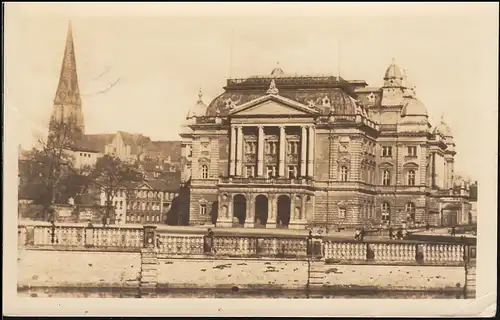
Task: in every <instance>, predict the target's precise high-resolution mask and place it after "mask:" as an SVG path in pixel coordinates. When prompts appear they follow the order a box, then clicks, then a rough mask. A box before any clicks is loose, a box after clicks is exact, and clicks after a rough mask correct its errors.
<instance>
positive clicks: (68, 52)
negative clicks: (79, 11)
mask: <svg viewBox="0 0 500 320" xmlns="http://www.w3.org/2000/svg"><path fill="white" fill-rule="evenodd" d="M51 121H56V122H65V123H71V124H72V125H75V128H76V129H79V130H80V131H81V132H82V133H83V131H84V119H83V111H82V101H81V96H80V88H79V86H78V75H77V72H76V59H75V46H74V42H73V28H72V26H71V21H70V22H69V25H68V33H67V36H66V45H65V48H64V56H63V60H62V65H61V73H60V75H59V84H58V86H57V91H56V95H55V97H54V109H53V111H52V119H51Z"/></svg>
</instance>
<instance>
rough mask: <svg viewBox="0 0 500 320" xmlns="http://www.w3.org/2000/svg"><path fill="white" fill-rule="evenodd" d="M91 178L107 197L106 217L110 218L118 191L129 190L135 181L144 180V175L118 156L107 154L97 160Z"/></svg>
mask: <svg viewBox="0 0 500 320" xmlns="http://www.w3.org/2000/svg"><path fill="white" fill-rule="evenodd" d="M91 178H92V181H93V183H94V184H96V185H97V186H98V187H99V188H100V190H101V191H102V192H104V196H105V199H106V200H105V213H104V219H108V218H110V216H111V213H112V211H113V200H114V198H115V197H116V195H117V194H118V192H119V191H126V192H128V191H129V190H130V185H131V184H132V183H133V182H138V181H142V175H141V174H140V173H139V172H137V171H136V170H135V169H134V168H132V167H131V166H130V165H127V164H126V163H123V162H122V161H121V160H120V159H119V158H118V157H113V156H111V155H105V156H104V157H102V158H99V159H98V160H97V163H96V165H95V169H94V172H93V173H92V174H91Z"/></svg>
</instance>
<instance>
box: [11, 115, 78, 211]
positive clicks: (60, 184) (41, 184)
mask: <svg viewBox="0 0 500 320" xmlns="http://www.w3.org/2000/svg"><path fill="white" fill-rule="evenodd" d="M49 127H50V132H49V136H48V138H47V140H46V141H44V140H43V139H38V142H39V147H38V148H33V149H32V150H31V151H30V152H29V154H28V155H27V159H26V160H25V162H27V163H28V165H26V166H25V167H27V168H28V170H27V172H24V174H27V175H28V177H25V179H24V183H23V187H24V188H20V192H21V191H24V190H29V191H30V193H31V195H30V196H31V197H33V198H34V199H33V200H34V202H35V203H36V204H39V205H41V206H42V210H41V212H40V213H39V214H38V215H37V216H38V217H39V218H40V217H42V218H43V219H46V220H51V219H53V216H52V213H53V211H54V210H53V208H52V206H53V204H54V203H56V201H57V200H61V197H62V196H63V195H64V193H65V192H64V190H65V189H68V183H72V181H74V179H76V178H75V177H76V176H78V175H79V174H80V173H79V171H78V170H77V169H75V167H74V164H73V151H72V150H73V149H74V147H75V145H76V143H77V142H78V141H79V139H80V137H81V132H80V131H79V130H78V129H77V128H76V127H75V125H74V124H72V123H71V122H69V123H67V122H58V121H52V122H51V123H50V126H49ZM21 174H22V173H21ZM20 187H21V186H20ZM74 188H76V186H75V187H74ZM80 189H84V186H83V185H81V186H80ZM81 191H82V190H80V191H79V192H81ZM77 193H78V192H77ZM66 201H67V200H66Z"/></svg>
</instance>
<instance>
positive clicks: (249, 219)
mask: <svg viewBox="0 0 500 320" xmlns="http://www.w3.org/2000/svg"><path fill="white" fill-rule="evenodd" d="M247 199H248V202H247V213H246V218H245V225H244V227H245V228H253V227H255V217H254V215H255V197H254V196H253V195H248V196H247Z"/></svg>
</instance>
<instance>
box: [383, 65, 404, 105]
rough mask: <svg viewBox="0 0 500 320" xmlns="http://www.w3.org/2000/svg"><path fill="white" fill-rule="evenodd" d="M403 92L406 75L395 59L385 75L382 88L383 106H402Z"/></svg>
mask: <svg viewBox="0 0 500 320" xmlns="http://www.w3.org/2000/svg"><path fill="white" fill-rule="evenodd" d="M403 91H404V74H403V71H401V69H400V68H399V67H398V66H397V65H396V63H395V60H394V59H393V60H392V63H391V64H390V65H389V67H388V68H387V70H386V71H385V75H384V86H383V87H382V106H402V105H403Z"/></svg>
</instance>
